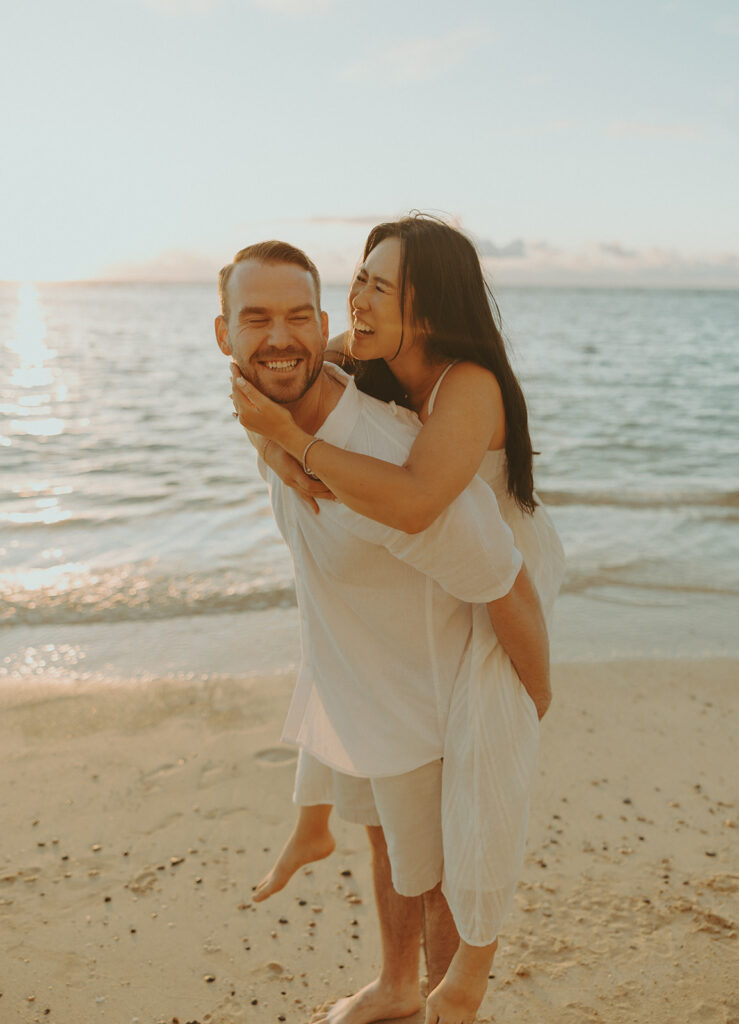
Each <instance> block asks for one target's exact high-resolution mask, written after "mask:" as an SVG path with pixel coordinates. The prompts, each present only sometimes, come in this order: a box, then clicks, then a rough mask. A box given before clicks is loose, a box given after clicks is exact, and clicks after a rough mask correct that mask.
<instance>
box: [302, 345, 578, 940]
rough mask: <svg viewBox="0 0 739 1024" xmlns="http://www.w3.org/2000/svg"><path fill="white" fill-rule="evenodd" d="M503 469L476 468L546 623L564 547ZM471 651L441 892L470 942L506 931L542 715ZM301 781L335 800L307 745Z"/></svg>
mask: <svg viewBox="0 0 739 1024" xmlns="http://www.w3.org/2000/svg"><path fill="white" fill-rule="evenodd" d="M453 365H454V364H453V363H452V364H450V365H449V366H447V368H446V369H445V370H444V372H443V373H442V374H441V376H440V377H439V380H438V381H437V382H436V385H435V386H434V390H433V391H432V393H431V396H430V398H429V403H428V411H429V415H430V414H431V412H432V411H433V407H434V402H435V399H436V395H437V393H438V390H439V387H440V386H441V382H442V381H443V379H444V377H445V376H446V374H447V372H448V371H449V370H450V369H451V367H452V366H453ZM507 469H508V467H507V460H506V454H505V451H504V450H500V451H489V452H486V454H485V456H484V458H483V461H482V463H481V465H480V469H479V470H478V476H480V477H481V478H482V479H483V480H484V481H485V482H486V483H488V484H489V485H490V487H491V488H492V489H493V492H494V493H495V496H496V498H497V500H498V505H499V508H500V512H501V515H502V517H503V519H504V520H505V522H506V523H507V524H508V526H509V527H510V529H511V530H512V532H513V536H514V540H515V544H516V547H517V548H518V550H519V551H520V552H521V554H522V555H523V559H524V564H525V565H526V568H527V570H528V573H529V575H530V577H531V579H532V581H533V583H534V585H535V587H536V589H537V592H538V594H539V599H540V601H541V604H542V608H543V610H544V615H545V617H546V619H547V622H549V620H550V618H551V612H552V608H553V605H554V600H555V598H556V596H557V593H558V591H559V588H560V586H561V583H562V580H563V578H564V572H565V557H564V551H563V549H562V544H561V542H560V540H559V537H558V535H557V531H556V530H555V528H554V524H553V523H552V521H551V519H550V517H549V515H548V514H547V512H546V510H545V509H544V507H543V506H542V505H541V503H539V504H538V506H537V508H536V510H535V511H534V512H533V513H528V512H523V511H522V510H521V509H520V508H519V507H518V505H517V504H516V502H515V501H514V499H513V498H512V497H511V496H510V495H509V493H508V486H507ZM537 500H538V499H537ZM474 614H475V615H476V616H479V618H480V623H479V626H480V628H481V629H482V630H484V629H485V628H487V629H490V631H491V633H492V626H491V625H490V621H489V618H488V612H487V608H486V607H485V606H484V605H480V606H476V607H475V609H474ZM485 624H486V625H485ZM473 657H475V658H476V659H477V661H478V664H477V665H476V666H475V670H474V671H472V672H469V673H466V674H465V677H464V680H463V681H462V682H460V683H459V684H458V685H457V686H456V687H455V689H454V691H453V693H452V699H451V703H450V708H449V716H448V719H447V723H446V733H445V741H444V759H443V767H442V834H443V845H444V873H443V878H442V890H443V892H444V895H445V896H446V899H447V902H448V903H449V909H450V910H451V913H452V916H453V918H454V922H455V924H456V926H457V930H458V932H459V934H460V936H461V937H462V938H463V939H464V941H465V942H467V943H469V944H470V945H477V946H484V945H489V944H490V943H491V942H493V940H494V939H495V938H496V937H497V935H498V933H499V931H500V927H501V925H502V923H503V920H504V918H505V916H506V914H507V913H508V911H509V910H510V907H511V905H512V903H513V896H514V893H515V890H516V885H517V883H518V878H519V875H520V873H521V868H522V866H523V856H524V847H525V843H526V832H527V829H528V816H529V798H530V793H531V788H532V786H533V782H534V779H535V777H536V770H537V762H538V747H539V722H538V718H537V714H536V709H535V708H534V705H533V702H532V701H531V700H530V698H529V697H528V694H526V692H525V690H524V688H523V685H522V683H521V681H520V679H519V678H518V676H517V674H516V672H515V670H514V668H513V666H512V664H511V662H510V659H509V658H508V655H507V654H506V653H505V652H504V650H503V648H502V647H501V645H500V644H499V643H496V642H495V641H494V640H492V642H491V643H490V644H489V645H484V647H482V648H481V647H478V648H477V649H476V650H475V651H474V652H473ZM298 780H299V783H298V785H297V786H296V792H295V801H296V803H298V804H301V803H305V804H309V803H331V802H332V799H331V794H332V793H333V785H334V783H333V772H332V769H330V768H328V767H327V766H326V765H323V764H321V763H320V762H319V761H317V760H316V759H314V758H312V757H309V756H307V757H304V756H303V752H302V751H301V761H300V764H299V769H298ZM308 794H310V797H309V798H308V797H307V795H308ZM304 795H306V798H305V799H303V796H304Z"/></svg>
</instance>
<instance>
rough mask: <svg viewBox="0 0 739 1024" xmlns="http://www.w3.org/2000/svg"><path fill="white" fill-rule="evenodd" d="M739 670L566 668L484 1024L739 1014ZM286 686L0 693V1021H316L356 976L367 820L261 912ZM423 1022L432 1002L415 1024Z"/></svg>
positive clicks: (365, 907)
mask: <svg viewBox="0 0 739 1024" xmlns="http://www.w3.org/2000/svg"><path fill="white" fill-rule="evenodd" d="M738 677H739V673H738V671H737V663H736V662H733V661H717V660H714V661H702V662H688V661H676V662H667V661H662V662H606V663H601V664H577V665H569V666H568V665H557V666H556V667H555V679H554V688H555V703H554V704H553V706H552V709H551V712H550V713H549V715H548V716H547V719H546V720H545V722H544V724H543V727H542V747H541V760H540V765H541V768H540V774H539V781H538V787H537V792H536V795H535V799H534V805H533V810H532V820H531V828H530V834H529V845H528V853H527V857H526V865H525V869H524V873H523V878H522V881H521V884H520V887H519V891H518V894H517V901H516V902H517V905H516V908H515V910H514V912H513V913H512V915H511V917H510V918H509V920H508V921H507V923H506V927H505V930H504V933H503V935H502V936H501V945H500V950H499V952H498V956H497V959H496V963H495V966H494V968H493V973H494V975H495V977H494V979H493V980H492V981H491V983H490V988H489V991H488V995H487V997H486V999H485V1002H484V1003H483V1006H482V1010H481V1019H487V1020H494V1021H495V1022H496V1024H508V1022H523V1021H526V1022H533V1024H539V1022H544V1021H546V1022H554V1024H558V1022H561V1024H570V1022H572V1024H575V1022H580V1021H583V1022H584V1021H599V1022H601V1021H602V1022H607V1024H620V1022H627V1021H628V1022H649V1024H652V1022H654V1024H661V1022H665V1024H667V1022H670V1024H675V1022H683V1021H685V1022H687V1021H690V1022H694V1021H695V1022H700V1024H703V1022H706V1024H708V1022H714V1021H715V1022H722V1024H729V1022H733V1024H737V1022H739V1001H738V1000H737V997H736V990H737V978H738V977H739V970H738V967H739V956H738V951H739V941H738V940H737V928H738V927H739V855H738V852H737V837H739V830H737V823H738V812H737V797H738V796H739V794H738V792H737V790H738V787H737V779H738V778H739V764H738V763H737V753H736V742H735V736H736V704H737V697H736V691H737V685H736V684H737V679H738ZM291 687H292V678H291V677H289V676H281V677H271V678H265V679H261V680H254V679H250V680H235V679H219V680H210V681H208V682H206V683H198V684H192V683H177V684H175V683H171V682H162V683H157V684H151V685H148V686H146V687H145V688H144V687H134V686H132V685H131V684H128V685H127V686H125V687H123V686H119V687H108V688H106V689H104V690H100V689H98V690H94V689H93V690H90V692H87V693H82V694H74V695H67V696H59V695H58V693H59V690H58V685H57V688H56V690H55V694H56V695H49V697H48V698H47V699H38V697H35V698H34V699H33V700H29V699H28V697H27V695H26V697H22V696H19V695H18V694H16V695H13V692H12V691H10V690H8V691H6V694H5V699H6V707H5V709H4V711H3V716H2V726H0V732H1V736H2V750H3V758H2V775H1V779H2V781H1V782H0V810H1V813H2V819H1V820H2V831H1V832H0V917H1V920H2V948H1V949H0V954H1V956H2V974H1V975H0V992H1V993H2V994H1V995H0V1021H2V1024H16V1022H22V1024H27V1022H36V1021H47V1022H50V1024H92V1022H98V1021H107V1022H109V1024H128V1022H132V1021H138V1022H140V1024H156V1022H159V1021H162V1022H167V1024H171V1022H172V1021H175V1020H176V1021H179V1022H180V1024H186V1022H188V1021H198V1022H200V1024H232V1022H233V1024H240V1022H242V1021H247V1020H248V1021H251V1022H267V1021H269V1022H276V1021H283V1020H284V1021H286V1022H291V1024H292V1022H302V1021H305V1020H307V1018H308V1017H309V1015H310V1011H311V1009H312V1008H313V1007H314V1006H316V1005H318V1004H321V1003H323V1002H324V1001H325V1000H327V999H328V998H331V997H335V996H339V995H343V994H347V993H349V992H351V991H353V990H354V989H355V988H357V987H358V986H360V985H362V984H364V983H365V982H366V981H368V980H369V979H370V978H371V977H372V976H373V973H374V972H375V971H376V969H377V966H378V936H377V927H376V920H375V913H374V908H373V900H372V890H371V884H370V871H369V857H368V849H367V843H366V839H365V836H364V833H363V831H362V830H361V829H360V828H358V827H356V826H349V825H345V824H342V823H341V822H339V821H336V820H334V829H335V834H336V837H337V851H336V853H335V854H334V855H333V856H332V857H331V858H330V859H329V860H326V861H324V862H322V863H320V864H318V865H316V866H315V867H314V868H313V869H308V870H306V871H305V872H300V873H299V874H298V875H297V876H296V877H295V878H294V879H293V881H292V883H291V884H290V886H289V887H288V888H287V889H286V890H285V891H284V892H283V893H281V894H279V895H277V896H275V897H273V898H272V899H271V900H269V901H267V902H266V903H264V904H261V905H259V906H255V905H252V904H251V902H250V897H251V890H252V886H253V885H254V884H255V883H256V882H257V881H258V880H259V879H260V878H261V877H262V875H263V874H264V873H265V872H266V870H267V868H268V867H269V866H270V865H271V863H272V860H273V858H274V855H275V853H276V852H277V851H278V850H279V848H280V846H281V844H282V842H283V841H284V839H285V837H286V835H287V833H288V831H289V828H290V825H291V822H292V820H293V808H292V805H291V802H290V796H291V788H292V776H293V767H294V760H295V759H294V754H293V752H292V751H290V750H288V749H286V748H284V747H280V746H279V745H278V744H277V743H276V740H277V737H278V736H279V731H280V726H281V720H282V716H283V714H284V710H285V707H286V703H287V699H288V696H289V692H290V690H291ZM413 1020H414V1021H415V1022H418V1021H419V1020H421V1021H422V1020H423V1017H422V1015H421V1016H417V1017H416V1018H413Z"/></svg>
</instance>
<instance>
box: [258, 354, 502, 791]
mask: <svg viewBox="0 0 739 1024" xmlns="http://www.w3.org/2000/svg"><path fill="white" fill-rule="evenodd" d="M324 372H327V373H331V374H332V375H334V376H335V377H337V378H338V379H339V380H340V381H341V382H342V383H345V388H344V392H343V394H342V396H341V398H340V399H339V402H338V404H337V405H336V406H335V408H334V409H333V410H332V411H331V413H330V414H329V415H328V416H327V418H326V420H325V422H324V423H323V426H322V427H321V429H320V430H319V431H318V432H317V435H316V436H317V437H320V438H322V439H323V440H325V441H328V442H330V443H331V444H334V445H337V446H339V447H342V448H346V449H348V450H350V451H355V452H361V453H363V454H365V455H372V456H374V457H375V458H378V459H384V460H385V461H386V462H392V463H395V464H396V465H402V464H403V463H404V462H405V461H406V459H407V457H408V452H409V451H410V448H411V446H412V444H413V441H414V440H415V437H416V435H417V434H418V432H419V430H420V426H421V424H420V421H419V420H418V418H417V417H416V416H415V414H414V413H412V412H410V411H409V410H407V409H403V408H400V407H398V406H396V405H394V404H387V403H385V402H380V401H378V400H377V399H374V398H371V397H370V396H368V395H365V394H363V393H362V392H360V391H358V390H357V387H356V385H355V384H354V380H353V379H352V378H351V377H350V376H348V375H347V374H345V373H344V372H343V371H341V370H340V369H339V368H338V367H336V366H334V365H333V364H326V365H325V366H324ZM260 471H261V472H262V475H263V476H264V477H265V479H266V480H267V482H268V484H269V488H270V497H271V500H272V506H273V509H274V514H275V518H276V520H277V524H278V527H279V529H280V532H281V533H282V535H283V537H284V538H285V541H286V542H287V545H288V547H289V548H290V552H291V554H292V559H293V566H294V570H295V580H296V590H297V596H298V609H299V614H300V627H301V646H302V659H301V667H300V671H299V675H298V679H297V682H296V686H295V692H294V694H293V698H292V701H291V704H290V708H289V710H288V714H287V719H286V721H285V726H284V730H283V735H282V739H283V741H284V742H287V743H291V744H295V745H298V746H300V747H303V748H304V749H305V750H306V751H308V752H309V753H311V754H312V755H313V756H314V757H316V758H318V759H319V760H320V761H322V762H323V763H324V764H327V765H329V766H330V767H332V768H336V769H337V770H339V771H342V772H346V773H348V774H350V775H360V776H367V777H372V776H383V775H398V774H401V773H403V772H408V771H411V770H413V769H414V768H418V767H420V766H421V765H423V764H427V763H428V762H429V761H433V760H436V759H437V758H439V757H441V756H442V752H443V746H444V733H445V729H446V717H447V713H448V709H449V703H450V699H451V693H452V689H453V688H454V685H455V682H456V681H457V680H458V679H459V678H460V676H461V675H462V674H463V673H465V672H470V671H472V666H473V665H474V664H477V665H479V664H481V660H482V659H481V655H482V656H483V658H484V653H485V651H486V650H492V648H493V647H494V646H495V644H496V643H497V638H496V636H495V633H494V631H493V628H492V626H491V625H490V621H489V619H488V617H487V613H485V614H483V615H480V614H479V611H481V610H482V611H484V609H478V614H474V612H475V608H474V604H487V602H488V601H493V600H495V599H497V598H500V597H503V596H504V595H505V594H507V593H508V591H509V590H510V588H511V587H512V586H513V583H514V581H515V579H516V576H517V575H518V572H519V570H520V568H521V564H522V559H521V555H520V554H519V552H518V551H517V550H516V548H515V547H514V545H513V535H512V533H511V531H510V530H509V528H508V527H507V526H506V524H505V523H504V522H503V520H502V518H501V516H500V512H499V511H498V504H497V502H496V500H495V495H494V494H493V492H492V490H491V489H490V487H488V486H487V484H485V483H483V482H482V480H479V479H477V478H475V479H474V480H473V481H472V483H471V484H470V485H469V487H467V488H466V490H465V491H464V492H463V493H462V494H461V495H460V496H459V497H458V498H457V499H456V500H455V501H454V502H452V504H451V505H450V506H449V507H448V508H447V509H446V510H445V511H444V512H443V513H442V514H441V515H440V516H439V517H438V519H437V520H436V521H435V522H434V523H433V524H432V525H431V526H430V527H429V528H428V529H427V530H424V531H423V532H421V533H418V534H407V533H403V532H402V531H400V530H394V529H392V528H391V527H388V526H384V525H383V524H381V523H377V522H374V520H371V519H367V518H366V517H365V516H361V515H359V514H357V513H356V512H353V511H352V510H351V509H349V508H347V507H346V506H345V505H342V504H339V503H338V502H331V501H321V511H320V514H319V515H316V514H315V513H314V512H312V511H311V509H310V508H309V507H308V506H307V505H306V504H305V502H304V501H303V500H302V499H301V498H299V497H298V495H297V493H296V492H295V490H294V489H292V488H290V487H287V486H286V485H285V484H284V483H283V482H282V481H281V480H280V479H279V477H278V476H277V475H276V474H275V473H274V472H273V471H272V470H270V469H269V468H268V467H267V466H265V464H264V463H263V462H261V460H260Z"/></svg>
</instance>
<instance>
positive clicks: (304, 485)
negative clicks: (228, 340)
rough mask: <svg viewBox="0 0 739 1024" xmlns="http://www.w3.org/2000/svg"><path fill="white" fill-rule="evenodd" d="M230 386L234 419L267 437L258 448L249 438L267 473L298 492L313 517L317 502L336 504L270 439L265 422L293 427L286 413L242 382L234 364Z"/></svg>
mask: <svg viewBox="0 0 739 1024" xmlns="http://www.w3.org/2000/svg"><path fill="white" fill-rule="evenodd" d="M239 380H241V381H242V382H244V383H245V384H247V390H248V395H247V393H246V390H245V389H244V388H243V386H242V385H240V384H239V383H238V381H239ZM231 383H232V387H233V390H232V394H231V400H232V402H233V404H234V409H235V410H236V412H234V416H238V419H239V422H240V423H241V424H242V426H244V427H246V429H247V431H248V430H251V431H252V432H253V433H254V434H259V435H263V436H266V437H267V440H266V442H262V443H261V444H258V443H257V438H255V437H250V440H251V442H252V444H254V446H255V447H256V448H257V449H258V450H259V453H260V455H261V457H262V459H263V460H264V461H265V462H266V463H267V465H268V466H269V467H270V469H273V470H274V471H275V473H276V474H277V475H278V477H279V478H280V480H282V482H283V483H284V484H287V486H288V487H292V488H293V490H295V491H297V493H298V496H299V497H301V498H302V499H303V501H304V502H305V503H306V504H307V505H309V506H310V508H311V509H312V511H313V512H315V513H316V514H317V513H318V511H319V508H318V502H317V500H316V499H317V498H325V499H326V500H328V501H336V498H335V496H334V494H333V493H332V492H331V491H330V490H329V489H328V487H326V485H325V484H324V483H322V481H320V480H313V479H311V477H309V476H307V475H306V474H305V473H304V472H303V467H302V466H301V465H300V463H299V462H298V460H297V459H294V458H293V457H292V455H290V454H289V453H288V452H286V451H285V449H284V448H282V447H281V446H280V444H279V443H278V442H277V441H275V440H274V439H273V438H272V437H270V436H269V428H268V427H267V425H266V424H265V422H264V420H270V423H271V425H272V426H274V425H275V424H276V423H277V422H279V421H280V420H286V421H287V423H289V424H291V425H293V426H294V421H293V418H292V416H291V415H290V413H289V412H288V411H287V409H282V408H281V407H280V406H279V405H277V403H276V402H272V401H270V399H269V398H266V397H265V396H264V395H263V394H262V393H261V392H260V391H258V390H257V389H256V388H255V387H253V386H252V385H251V384H249V383H248V381H245V379H244V377H243V376H242V374H241V370H239V368H238V366H236V364H235V363H232V364H231ZM264 410H266V412H265V414H264V416H263V415H262V412H263V411H264Z"/></svg>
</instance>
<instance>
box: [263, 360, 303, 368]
mask: <svg viewBox="0 0 739 1024" xmlns="http://www.w3.org/2000/svg"><path fill="white" fill-rule="evenodd" d="M297 365H298V360H297V359H280V360H279V361H278V360H275V361H274V362H268V363H267V364H266V366H267V369H268V370H294V369H295V367H296V366H297Z"/></svg>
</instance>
